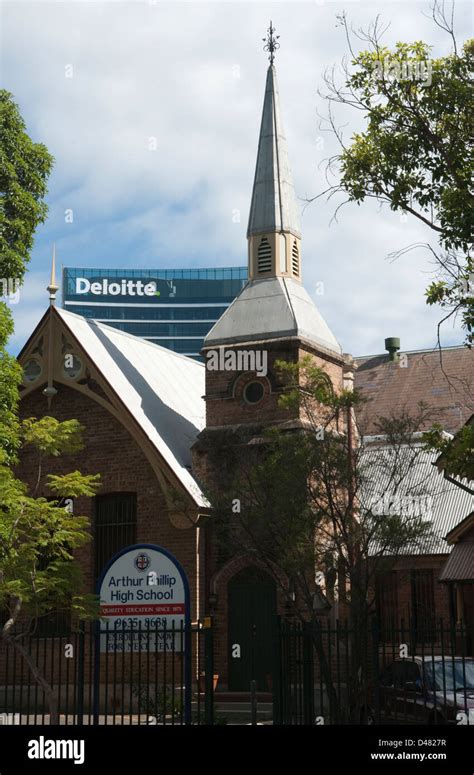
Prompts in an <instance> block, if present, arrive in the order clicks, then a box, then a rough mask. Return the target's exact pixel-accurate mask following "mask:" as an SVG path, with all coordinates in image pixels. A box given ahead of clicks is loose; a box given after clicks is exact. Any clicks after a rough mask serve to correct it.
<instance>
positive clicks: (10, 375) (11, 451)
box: [0, 302, 22, 463]
mask: <svg viewBox="0 0 474 775" xmlns="http://www.w3.org/2000/svg"><path fill="white" fill-rule="evenodd" d="M12 332H13V321H12V317H11V314H10V311H9V309H8V308H7V306H6V304H4V303H3V302H0V462H2V461H3V462H5V463H13V462H14V461H15V459H16V453H17V451H18V447H19V443H20V441H19V435H18V431H19V424H18V419H17V414H16V408H17V405H18V385H19V384H20V382H21V379H22V371H21V368H20V365H19V363H18V362H17V360H16V359H15V358H13V357H12V356H11V355H10V354H9V353H8V352H7V349H6V344H7V341H8V338H9V337H10V336H11V334H12Z"/></svg>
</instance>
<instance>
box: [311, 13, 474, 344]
mask: <svg viewBox="0 0 474 775" xmlns="http://www.w3.org/2000/svg"><path fill="white" fill-rule="evenodd" d="M432 15H433V19H434V21H435V23H436V24H437V25H438V26H439V27H441V28H442V29H443V30H445V31H446V32H447V33H448V34H449V35H450V37H451V41H452V51H451V53H450V54H448V55H447V56H444V57H439V58H433V57H432V56H431V47H430V46H429V45H427V44H426V43H423V42H421V41H416V42H414V43H397V44H396V46H395V47H394V48H393V49H389V48H387V47H385V46H383V45H382V43H381V39H382V36H383V33H384V32H385V30H386V29H387V28H385V29H383V28H382V26H381V24H380V20H379V18H378V17H377V20H376V21H375V23H374V24H373V25H371V27H370V28H369V30H368V31H367V32H363V31H360V30H359V31H358V32H354V31H352V33H353V34H354V35H355V36H356V37H357V38H358V39H359V40H361V41H362V42H363V43H364V44H367V45H368V48H366V49H365V50H362V51H359V52H355V51H354V49H353V45H352V35H351V30H350V29H349V25H348V22H347V18H346V16H345V14H343V15H342V16H341V17H339V19H340V23H341V25H342V26H343V28H344V30H345V33H346V38H347V43H348V47H349V51H350V56H351V62H350V65H348V64H347V63H346V62H344V65H343V69H344V76H343V78H344V83H343V85H340V84H338V83H337V82H336V78H335V76H334V71H332V72H331V73H327V74H326V76H325V84H326V88H327V90H326V91H325V92H324V93H323V94H322V96H323V97H324V98H325V99H326V100H327V102H328V105H329V111H328V115H327V116H326V117H323V122H327V124H326V125H329V129H330V131H331V132H333V133H334V135H335V136H336V138H337V139H338V141H339V143H340V147H341V150H340V152H339V153H338V154H336V155H335V156H334V157H332V158H331V159H330V160H329V162H328V174H329V175H331V174H332V173H334V174H336V175H337V176H338V178H339V180H338V182H337V183H336V184H334V185H330V186H329V188H328V189H326V191H325V192H323V194H328V195H329V196H332V195H333V194H335V193H337V192H344V193H345V194H347V200H346V201H348V202H356V203H357V204H361V203H362V202H363V201H364V200H365V199H368V198H375V199H376V200H377V201H379V202H382V203H384V202H385V203H388V205H389V207H390V208H391V209H392V210H394V211H398V212H403V213H409V214H410V215H412V216H413V217H415V218H417V219H418V220H419V221H421V222H422V223H424V224H425V225H426V226H428V227H429V228H430V229H431V230H432V231H433V233H434V235H435V237H436V239H437V243H438V244H437V247H436V248H434V247H432V246H431V245H429V244H426V245H425V247H426V248H427V249H428V250H429V251H430V256H431V257H432V258H433V259H434V261H435V265H436V275H435V278H434V279H433V282H431V284H430V285H429V287H428V288H427V291H426V301H427V303H428V304H440V305H441V307H443V308H445V309H447V310H449V312H448V314H447V315H446V316H445V317H444V318H443V320H442V321H441V322H440V325H441V323H442V322H444V320H446V319H447V318H448V317H451V316H452V315H455V314H457V313H459V314H460V315H461V319H462V325H463V328H464V329H465V332H466V343H467V344H468V345H470V344H471V343H472V341H473V336H474V334H473V331H474V265H473V258H472V253H471V245H472V213H473V204H474V200H473V195H472V188H471V175H472V167H473V145H472V137H471V133H470V132H469V127H470V114H471V111H472V91H471V88H472V87H471V79H472V69H473V57H474V40H469V41H467V42H466V43H465V44H464V45H463V47H462V48H461V50H459V49H458V45H457V42H456V38H455V35H454V31H453V18H452V16H451V18H450V19H448V18H447V15H446V11H445V8H444V3H439V2H435V3H434V5H433V7H432ZM334 104H338V105H343V106H349V107H351V108H353V109H354V110H358V111H360V112H361V115H362V117H363V119H364V121H365V123H366V128H365V129H364V131H361V132H357V133H355V134H354V135H353V136H352V138H351V142H350V144H349V145H346V144H345V143H344V140H343V136H342V132H341V130H340V129H339V128H338V127H337V125H336V122H335V117H334V113H333V107H332V106H333V105H334ZM414 247H418V246H417V245H416V246H409V247H408V248H406V249H404V250H403V251H400V252H399V253H396V254H393V255H395V256H396V255H399V254H400V253H403V252H405V251H406V250H408V249H412V248H414ZM438 338H439V326H438Z"/></svg>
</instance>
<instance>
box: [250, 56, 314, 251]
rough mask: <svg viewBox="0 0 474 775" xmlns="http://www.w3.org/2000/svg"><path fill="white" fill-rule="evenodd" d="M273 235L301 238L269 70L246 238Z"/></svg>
mask: <svg viewBox="0 0 474 775" xmlns="http://www.w3.org/2000/svg"><path fill="white" fill-rule="evenodd" d="M269 231H270V232H272V231H291V232H292V233H293V234H295V235H296V236H297V237H299V236H300V235H301V225H300V215H299V207H298V205H297V202H296V198H295V192H294V189H293V177H292V174H291V169H290V163H289V160H288V149H287V144H286V137H285V132H284V130H283V124H282V120H281V115H280V100H279V95H278V85H277V80H276V72H275V68H274V67H273V66H271V67H269V68H268V73H267V82H266V86H265V99H264V102H263V112H262V123H261V125H260V137H259V141H258V153H257V164H256V168H255V178H254V184H253V192H252V203H251V205H250V215H249V223H248V229H247V236H248V237H249V236H250V235H252V234H261V233H263V232H269Z"/></svg>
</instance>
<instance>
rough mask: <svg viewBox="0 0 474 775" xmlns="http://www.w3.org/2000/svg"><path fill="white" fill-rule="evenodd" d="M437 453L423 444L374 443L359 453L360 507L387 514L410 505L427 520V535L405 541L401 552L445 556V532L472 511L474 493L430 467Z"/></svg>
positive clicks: (448, 549)
mask: <svg viewBox="0 0 474 775" xmlns="http://www.w3.org/2000/svg"><path fill="white" fill-rule="evenodd" d="M437 456H438V453H436V452H428V451H426V450H425V449H424V448H423V447H422V446H421V445H414V446H407V447H398V448H396V447H392V448H390V447H388V446H386V445H379V446H375V445H374V446H368V447H367V448H366V449H365V450H364V452H363V454H362V458H361V472H362V475H361V487H360V494H359V497H360V500H361V507H362V509H363V510H364V511H366V510H367V509H369V508H372V509H373V510H374V509H376V510H377V511H378V512H379V513H381V514H386V513H390V512H389V510H390V509H393V513H397V510H400V508H404V509H405V510H408V509H409V508H411V509H412V513H413V515H414V516H420V517H422V518H423V519H425V520H426V521H427V522H428V523H429V524H430V527H431V531H430V532H431V535H430V536H427V537H425V538H423V539H422V540H420V541H419V542H417V544H416V545H407V546H406V547H405V549H404V551H403V552H402V553H403V554H405V555H408V554H449V552H450V547H449V545H448V544H447V542H446V541H445V540H444V536H446V534H447V533H449V531H450V530H452V529H453V528H454V527H455V526H456V525H457V524H458V523H459V522H461V521H462V520H463V519H465V517H466V516H468V515H469V514H470V513H471V512H472V510H473V509H474V496H473V495H471V494H470V493H469V492H466V491H465V490H463V489H461V488H460V487H458V486H457V485H455V484H453V483H452V482H449V481H448V480H446V479H445V478H444V476H443V475H442V474H440V473H439V472H438V470H437V468H436V467H435V466H434V465H433V463H434V461H435V460H436V458H437ZM417 509H418V511H417ZM407 513H408V512H407Z"/></svg>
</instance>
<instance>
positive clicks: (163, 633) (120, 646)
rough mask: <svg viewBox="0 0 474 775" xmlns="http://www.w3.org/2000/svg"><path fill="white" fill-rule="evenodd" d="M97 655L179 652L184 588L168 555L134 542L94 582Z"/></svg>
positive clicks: (185, 613) (185, 614)
mask: <svg viewBox="0 0 474 775" xmlns="http://www.w3.org/2000/svg"><path fill="white" fill-rule="evenodd" d="M97 592H98V595H99V597H100V650H101V651H143V652H146V651H165V650H172V651H173V652H180V651H183V650H184V631H185V628H186V627H187V625H189V622H190V609H189V584H188V580H187V578H186V575H185V573H184V571H183V569H182V567H181V565H180V564H179V562H178V561H177V560H176V558H175V557H173V555H171V554H170V553H169V552H168V551H166V549H162V548H161V547H159V546H155V545H152V544H136V545H134V546H129V547H127V548H126V549H123V550H122V551H121V552H119V553H118V554H116V555H115V557H113V558H112V559H111V560H110V562H109V563H108V564H107V566H106V567H105V568H104V570H103V572H102V575H101V577H100V579H99V582H98V587H97Z"/></svg>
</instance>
